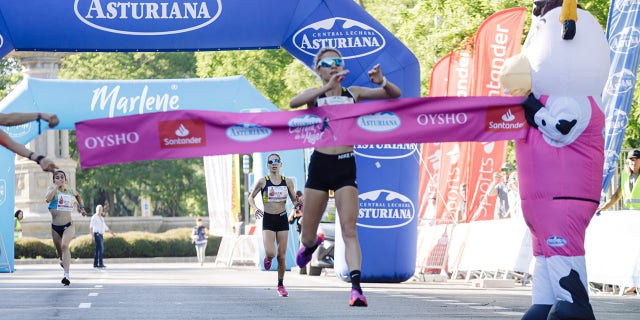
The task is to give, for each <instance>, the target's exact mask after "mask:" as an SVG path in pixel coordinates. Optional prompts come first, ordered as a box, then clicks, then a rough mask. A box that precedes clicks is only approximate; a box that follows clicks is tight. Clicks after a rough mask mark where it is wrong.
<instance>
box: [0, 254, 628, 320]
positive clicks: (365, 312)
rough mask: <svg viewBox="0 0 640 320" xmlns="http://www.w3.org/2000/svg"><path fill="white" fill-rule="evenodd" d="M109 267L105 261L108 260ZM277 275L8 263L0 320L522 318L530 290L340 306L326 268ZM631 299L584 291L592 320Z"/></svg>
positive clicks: (392, 291)
mask: <svg viewBox="0 0 640 320" xmlns="http://www.w3.org/2000/svg"><path fill="white" fill-rule="evenodd" d="M107 262H108V261H105V263H107ZM276 278H277V274H276V272H273V271H272V272H265V271H259V270H258V269H257V268H254V267H231V268H226V267H214V266H213V264H212V263H205V265H204V266H203V267H200V266H199V265H198V264H197V263H190V262H180V263H158V262H155V263H117V264H116V263H114V264H109V265H108V268H107V269H105V270H94V269H93V268H92V267H91V264H86V263H85V264H81V263H75V264H72V270H71V285H70V286H69V287H64V286H62V284H61V283H60V280H61V279H62V269H61V268H60V266H59V265H56V264H25V265H20V264H17V265H16V272H14V273H0V295H1V297H0V319H7V320H27V319H29V320H30V319H34V320H36V319H37V320H45V319H65V320H74V319H118V320H124V319H136V320H143V319H172V320H174V319H176V320H177V319H189V320H191V319H254V318H274V319H436V320H438V319H520V317H521V316H522V314H523V313H524V311H525V310H526V309H527V308H528V306H529V304H530V299H531V288H530V287H520V286H516V287H513V288H508V289H484V288H476V287H473V286H471V285H470V284H469V283H468V282H464V281H460V280H456V281H451V280H449V281H446V282H422V281H414V280H409V281H407V282H404V283H396V284H389V283H387V284H384V283H365V284H363V288H364V290H365V295H366V297H367V299H368V300H369V307H367V308H354V307H349V306H348V299H349V291H350V284H349V283H345V282H343V281H341V280H339V279H337V278H336V277H335V276H333V273H332V272H331V271H329V272H328V273H327V274H323V275H321V276H319V277H310V276H306V275H300V274H297V273H295V272H287V274H286V276H285V286H286V287H287V289H288V291H289V297H286V298H283V297H280V296H278V295H277V292H276ZM639 302H640V297H639V296H617V295H611V294H596V295H592V304H593V306H594V309H595V311H596V317H597V318H598V319H616V320H627V319H628V320H631V319H634V320H635V319H639V318H640V303H639Z"/></svg>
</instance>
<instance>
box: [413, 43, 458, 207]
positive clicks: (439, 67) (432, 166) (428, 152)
mask: <svg viewBox="0 0 640 320" xmlns="http://www.w3.org/2000/svg"><path fill="white" fill-rule="evenodd" d="M452 55H453V53H450V54H448V55H446V56H444V57H443V58H442V59H440V60H439V61H438V62H436V64H435V65H433V68H432V69H431V80H430V82H429V97H446V96H447V92H448V89H449V87H448V83H449V67H450V65H451V56H452ZM420 151H421V153H420V182H419V185H418V195H419V198H418V214H419V217H420V219H422V218H423V217H424V214H425V212H426V211H427V206H428V205H429V200H430V198H431V197H432V196H436V197H437V192H438V173H439V169H440V143H424V144H422V147H421V150H420ZM430 218H432V217H430Z"/></svg>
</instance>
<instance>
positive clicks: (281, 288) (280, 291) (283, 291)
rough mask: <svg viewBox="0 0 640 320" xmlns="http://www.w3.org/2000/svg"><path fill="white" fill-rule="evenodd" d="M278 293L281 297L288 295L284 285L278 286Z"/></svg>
mask: <svg viewBox="0 0 640 320" xmlns="http://www.w3.org/2000/svg"><path fill="white" fill-rule="evenodd" d="M278 294H279V295H280V296H281V297H288V296H289V292H287V289H285V288H284V286H278Z"/></svg>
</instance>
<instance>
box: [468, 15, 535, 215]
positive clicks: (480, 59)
mask: <svg viewBox="0 0 640 320" xmlns="http://www.w3.org/2000/svg"><path fill="white" fill-rule="evenodd" d="M526 12H527V10H526V9H525V8H511V9H507V10H503V11H500V12H497V13H495V14H493V15H491V16H490V17H489V18H487V20H485V21H484V22H483V23H482V25H480V27H479V28H478V32H477V33H476V39H475V43H474V48H475V50H474V58H473V61H474V62H475V64H474V67H473V68H474V72H473V75H474V81H473V86H472V88H471V95H474V96H502V95H503V93H502V89H501V88H500V83H499V81H498V77H499V75H500V70H501V69H502V66H503V65H504V62H505V60H506V59H508V58H509V57H511V56H513V55H514V54H517V53H518V52H520V46H521V43H522V32H523V27H524V20H525V18H526V17H525V14H526ZM521 116H524V111H523V110H522V109H521V108H517V109H516V108H508V107H507V108H501V109H495V110H492V115H491V118H492V119H493V121H492V122H490V123H489V129H490V130H514V131H518V130H521V129H522V128H521V127H520V125H521V124H519V123H518V122H517V121H516V119H517V118H519V117H521ZM469 144H470V145H471V147H470V153H469V154H468V155H467V156H469V157H471V159H472V160H471V161H469V163H470V166H469V167H468V170H469V180H468V191H467V193H468V195H467V196H468V198H467V205H468V208H467V212H468V213H469V214H467V222H468V221H472V220H490V219H493V218H494V217H493V215H494V206H495V197H493V199H487V196H486V193H487V189H488V188H489V185H490V184H491V180H492V179H493V173H494V172H496V171H498V170H500V165H501V164H502V163H503V162H504V161H505V158H506V152H507V142H506V141H494V142H490V143H481V142H470V143H469Z"/></svg>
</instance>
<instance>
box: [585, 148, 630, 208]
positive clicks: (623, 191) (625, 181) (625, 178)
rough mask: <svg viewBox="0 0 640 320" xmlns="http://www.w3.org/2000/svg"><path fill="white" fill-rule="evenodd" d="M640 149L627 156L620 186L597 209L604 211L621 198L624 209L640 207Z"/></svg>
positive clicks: (621, 173)
mask: <svg viewBox="0 0 640 320" xmlns="http://www.w3.org/2000/svg"><path fill="white" fill-rule="evenodd" d="M639 159H640V149H634V150H631V151H630V152H629V155H628V156H627V161H626V165H625V166H624V169H623V170H622V172H620V186H619V187H618V189H616V191H615V192H614V193H613V195H612V196H611V199H609V201H607V202H606V203H605V204H604V205H602V206H601V207H599V208H598V211H596V212H597V213H598V214H600V211H604V210H607V209H609V208H610V207H612V206H613V205H614V204H615V203H616V202H617V201H618V200H620V198H622V206H623V208H624V209H632V210H638V209H640V186H638V183H636V182H638V175H639V174H640V160H639Z"/></svg>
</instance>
